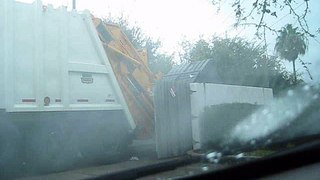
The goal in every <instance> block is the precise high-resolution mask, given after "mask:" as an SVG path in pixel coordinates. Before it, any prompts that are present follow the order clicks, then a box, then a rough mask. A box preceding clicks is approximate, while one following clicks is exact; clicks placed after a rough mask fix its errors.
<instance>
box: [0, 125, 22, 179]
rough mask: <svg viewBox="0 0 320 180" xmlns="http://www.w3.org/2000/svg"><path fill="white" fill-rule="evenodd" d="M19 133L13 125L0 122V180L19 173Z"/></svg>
mask: <svg viewBox="0 0 320 180" xmlns="http://www.w3.org/2000/svg"><path fill="white" fill-rule="evenodd" d="M20 138H21V137H20V133H19V130H18V128H16V127H15V125H14V124H12V123H11V122H9V121H7V120H0V178H6V177H10V176H12V175H14V174H16V173H17V172H19V168H20V166H19V160H20V158H19V152H18V150H19V149H21V148H19V147H20V145H21V141H20Z"/></svg>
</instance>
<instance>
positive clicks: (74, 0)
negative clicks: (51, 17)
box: [72, 0, 76, 10]
mask: <svg viewBox="0 0 320 180" xmlns="http://www.w3.org/2000/svg"><path fill="white" fill-rule="evenodd" d="M72 9H73V10H76V0H72Z"/></svg>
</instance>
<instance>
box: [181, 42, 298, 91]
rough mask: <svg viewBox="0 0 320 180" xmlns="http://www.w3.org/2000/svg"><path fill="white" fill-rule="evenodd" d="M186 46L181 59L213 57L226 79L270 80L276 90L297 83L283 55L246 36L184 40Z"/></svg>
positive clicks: (263, 82) (258, 82)
mask: <svg viewBox="0 0 320 180" xmlns="http://www.w3.org/2000/svg"><path fill="white" fill-rule="evenodd" d="M182 47H183V52H181V59H182V60H183V61H185V62H191V61H201V60H206V59H213V60H214V62H215V67H216V68H215V69H214V70H216V71H217V73H218V74H219V75H220V77H221V79H222V80H223V81H228V82H230V83H233V84H240V85H251V86H265V85H266V84H267V83H268V82H269V84H267V85H268V86H269V87H271V88H272V89H273V90H274V93H275V94H278V93H279V92H280V91H281V90H283V89H286V88H289V87H291V86H293V85H294V84H293V80H292V76H291V74H290V72H287V71H286V69H285V67H284V66H283V65H282V64H281V61H280V59H278V58H277V57H270V56H267V55H266V54H265V50H264V48H263V47H260V46H256V44H255V43H251V42H248V41H246V40H244V39H242V38H220V37H212V38H211V39H210V40H204V39H200V40H198V41H196V42H195V43H191V42H189V41H184V42H183V43H182ZM298 77H300V75H299V76H298ZM299 81H302V80H301V79H299Z"/></svg>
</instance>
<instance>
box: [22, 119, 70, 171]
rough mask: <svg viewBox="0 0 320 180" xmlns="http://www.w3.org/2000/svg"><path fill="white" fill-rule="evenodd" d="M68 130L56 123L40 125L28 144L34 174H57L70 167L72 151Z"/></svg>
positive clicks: (35, 129)
mask: <svg viewBox="0 0 320 180" xmlns="http://www.w3.org/2000/svg"><path fill="white" fill-rule="evenodd" d="M69 137H70V135H69V134H68V129H66V127H63V126H62V125H60V124H58V123H48V122H45V123H41V124H39V126H37V127H36V128H34V130H33V134H32V136H31V138H30V139H31V141H30V142H29V144H30V145H29V151H28V152H29V157H30V158H29V159H30V160H29V162H30V164H31V165H32V166H33V167H34V168H33V169H34V170H35V171H36V172H57V171H62V170H66V169H68V168H70V167H71V165H72V164H73V161H74V159H75V158H74V156H75V153H74V151H73V150H74V149H73V147H74V146H73V145H72V142H71V140H70V138H69Z"/></svg>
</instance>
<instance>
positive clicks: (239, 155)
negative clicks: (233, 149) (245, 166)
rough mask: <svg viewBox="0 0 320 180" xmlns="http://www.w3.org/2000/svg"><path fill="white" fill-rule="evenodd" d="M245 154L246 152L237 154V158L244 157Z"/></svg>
mask: <svg viewBox="0 0 320 180" xmlns="http://www.w3.org/2000/svg"><path fill="white" fill-rule="evenodd" d="M243 156H244V154H243V153H240V154H237V155H236V158H237V159H239V158H243Z"/></svg>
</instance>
